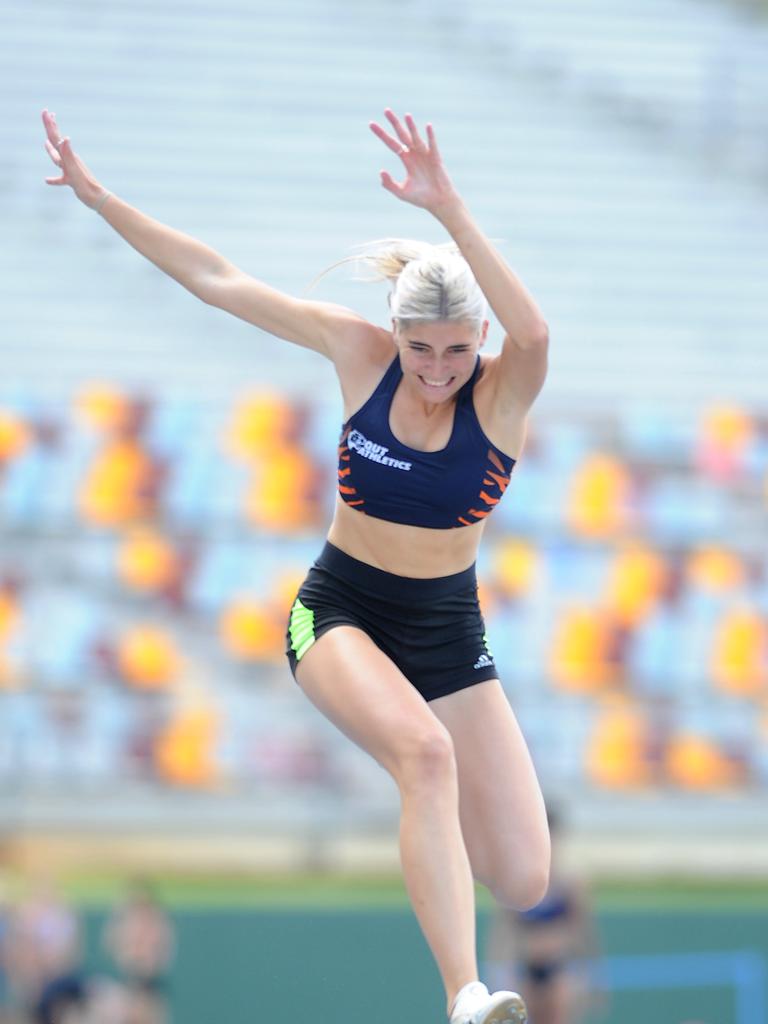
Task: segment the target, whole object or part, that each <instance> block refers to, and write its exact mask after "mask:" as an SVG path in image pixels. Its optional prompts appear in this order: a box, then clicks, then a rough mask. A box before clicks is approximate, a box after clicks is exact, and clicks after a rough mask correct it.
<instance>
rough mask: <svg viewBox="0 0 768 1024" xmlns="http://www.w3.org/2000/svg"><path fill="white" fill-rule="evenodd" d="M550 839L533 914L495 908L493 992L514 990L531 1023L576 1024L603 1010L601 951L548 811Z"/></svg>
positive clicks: (585, 898)
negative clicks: (546, 877) (543, 884)
mask: <svg viewBox="0 0 768 1024" xmlns="http://www.w3.org/2000/svg"><path fill="white" fill-rule="evenodd" d="M547 819H548V821H549V828H550V833H551V836H552V870H551V874H550V883H549V889H548V890H547V894H546V895H545V897H544V899H543V900H542V901H541V902H540V903H539V904H538V905H537V906H535V907H533V909H531V910H526V911H515V910H508V909H504V908H499V909H498V910H497V911H496V913H495V917H494V918H493V921H492V923H491V930H490V933H489V937H488V946H487V961H488V970H489V972H491V974H493V977H492V978H491V979H490V980H491V981H492V987H493V988H496V987H500V988H512V989H514V990H516V991H518V992H520V994H521V995H522V996H523V998H524V999H525V1002H526V1004H527V1006H528V1015H529V1021H530V1024H579V1022H581V1021H583V1020H584V1018H585V1016H586V1014H587V1013H589V1012H590V1011H591V1010H594V1009H595V1007H596V1006H599V1005H602V1003H603V1000H604V994H603V992H602V991H601V990H600V988H599V985H598V979H597V968H598V957H599V949H598V942H597V934H596V930H595V925H594V918H593V913H592V909H591V899H590V896H589V892H588V889H587V886H586V884H585V882H584V881H583V880H582V879H580V878H578V877H577V876H576V875H574V874H573V873H571V872H569V871H567V870H566V869H565V868H564V866H563V862H562V849H561V842H562V837H561V825H560V821H559V818H558V816H557V815H556V814H555V812H554V811H553V810H552V809H551V808H548V811H547Z"/></svg>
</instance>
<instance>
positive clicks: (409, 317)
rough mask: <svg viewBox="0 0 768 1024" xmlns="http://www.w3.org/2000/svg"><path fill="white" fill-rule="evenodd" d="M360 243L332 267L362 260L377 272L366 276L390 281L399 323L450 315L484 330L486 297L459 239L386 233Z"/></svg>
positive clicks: (394, 308)
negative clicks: (443, 240) (434, 240)
mask: <svg viewBox="0 0 768 1024" xmlns="http://www.w3.org/2000/svg"><path fill="white" fill-rule="evenodd" d="M358 248H359V249H360V252H358V253H357V254H356V255H354V256H347V257H346V258H345V259H343V260H339V262H338V263H335V264H334V265H333V266H334V267H337V266H340V265H341V264H343V263H350V262H355V263H361V264H363V265H364V266H367V267H369V268H370V270H371V271H372V275H369V276H366V277H364V278H362V280H368V281H372V280H373V281H377V280H385V281H389V282H390V283H391V285H392V288H391V291H390V293H389V308H390V310H391V313H392V317H393V318H394V320H395V321H396V322H397V324H398V326H400V327H402V326H405V325H406V324H409V323H424V322H430V321H435V320H451V321H462V322H465V323H469V324H471V325H472V326H473V327H476V328H477V329H478V330H479V329H480V327H481V326H482V324H483V321H484V320H486V319H487V316H488V303H487V302H486V300H485V296H484V295H483V293H482V292H481V291H480V286H479V285H478V283H477V281H476V280H475V278H474V275H473V274H472V271H471V269H470V266H469V264H468V263H467V261H466V260H465V259H464V257H463V256H462V255H461V252H460V251H459V248H458V246H456V245H455V244H454V243H452V242H448V243H445V244H442V245H432V244H431V243H429V242H417V241H414V240H413V239H409V238H382V239H379V240H378V241H374V242H367V243H365V244H364V245H362V246H359V247H358ZM329 269H331V268H329ZM321 276H322V275H321ZM316 280H317V279H316Z"/></svg>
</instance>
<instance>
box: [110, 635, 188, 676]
mask: <svg viewBox="0 0 768 1024" xmlns="http://www.w3.org/2000/svg"><path fill="white" fill-rule="evenodd" d="M117 664H118V668H119V670H120V673H121V675H122V677H123V678H124V679H125V681H126V682H127V683H129V684H130V685H131V686H133V687H135V688H136V689H138V690H165V689H167V688H168V687H169V686H171V685H172V684H173V683H174V682H175V681H176V679H177V678H178V676H179V672H180V669H181V659H180V656H179V652H178V650H177V648H176V644H175V643H174V641H173V638H172V637H171V636H169V635H168V634H167V633H166V632H165V631H164V630H162V629H159V628H158V627H157V626H153V625H138V626H133V627H132V628H130V629H128V630H127V631H126V632H124V633H123V634H122V635H121V636H120V638H119V640H118V643H117Z"/></svg>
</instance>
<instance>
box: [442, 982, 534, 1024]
mask: <svg viewBox="0 0 768 1024" xmlns="http://www.w3.org/2000/svg"><path fill="white" fill-rule="evenodd" d="M527 1020H528V1014H527V1012H526V1009H525V1003H524V1002H523V1000H522V999H521V998H520V996H519V995H518V994H517V992H494V993H493V995H491V994H490V993H489V992H488V989H487V988H486V987H485V985H484V984H483V983H482V982H481V981H471V982H470V983H469V984H468V985H465V986H464V988H463V989H461V991H460V992H459V994H458V995H457V996H456V999H455V1000H454V1003H453V1008H452V1010H451V1020H450V1024H526V1021H527Z"/></svg>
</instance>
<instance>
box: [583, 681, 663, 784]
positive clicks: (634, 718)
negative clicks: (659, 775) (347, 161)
mask: <svg viewBox="0 0 768 1024" xmlns="http://www.w3.org/2000/svg"><path fill="white" fill-rule="evenodd" d="M650 747H651V744H650V736H649V730H648V723H647V721H646V719H645V717H644V715H643V713H642V711H641V710H640V708H639V707H638V706H637V705H636V704H634V703H633V702H631V701H630V700H629V699H628V698H626V697H624V696H623V695H619V694H615V695H612V696H611V698H610V699H605V700H603V701H602V702H601V706H600V709H599V711H598V713H597V716H596V718H595V724H594V728H593V730H592V735H591V737H590V740H589V745H588V747H587V752H586V765H585V767H586V772H587V776H588V778H589V779H590V780H591V781H592V782H594V783H596V784H597V785H599V786H604V787H606V788H609V789H624V788H628V789H632V788H638V787H644V786H647V785H649V784H650V783H652V782H653V781H654V779H653V774H654V773H653V770H652V765H651V761H650V756H649V753H650Z"/></svg>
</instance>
